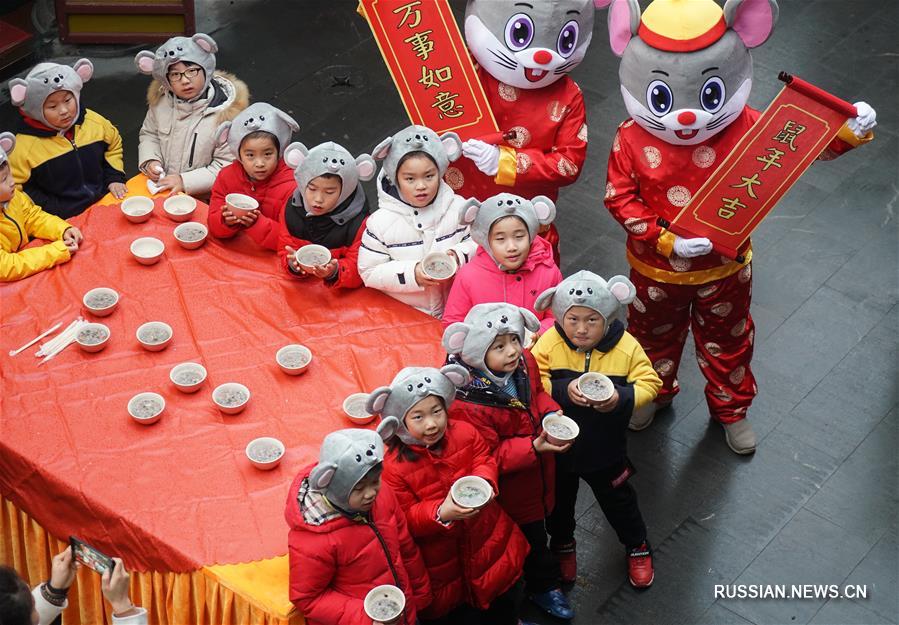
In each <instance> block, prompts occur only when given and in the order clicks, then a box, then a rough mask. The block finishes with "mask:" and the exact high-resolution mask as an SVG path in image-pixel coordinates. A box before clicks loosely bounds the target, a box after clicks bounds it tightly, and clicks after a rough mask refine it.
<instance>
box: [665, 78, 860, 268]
mask: <svg viewBox="0 0 899 625" xmlns="http://www.w3.org/2000/svg"><path fill="white" fill-rule="evenodd" d="M781 79H782V80H785V81H787V85H786V86H785V87H784V88H783V89H782V90H781V92H780V93H779V94H778V96H777V98H775V100H774V102H772V103H771V104H770V105H769V106H768V108H767V109H766V110H765V112H764V113H763V114H762V116H761V117H760V118H759V119H758V121H757V122H756V123H755V124H754V125H753V127H752V128H751V129H750V130H749V132H747V133H746V135H745V136H744V137H743V138H742V139H741V140H740V142H739V143H737V145H736V147H734V149H733V151H732V152H731V153H730V154H729V155H728V156H727V158H726V159H725V160H724V161H723V162H722V163H721V165H720V166H719V167H718V169H716V170H715V172H714V173H713V174H712V175H711V177H710V178H709V179H708V180H707V181H706V182H705V184H703V186H702V188H700V189H699V191H697V193H696V195H695V196H694V197H693V200H692V201H691V202H690V204H688V205H687V206H685V207H684V208H683V209H682V210H681V212H680V213H678V215H677V217H675V218H674V219H673V220H672V221H671V223H670V224H668V225H666V224H662V225H666V227H668V229H669V230H671V231H672V232H674V233H675V234H677V235H678V236H681V237H684V238H693V237H707V238H708V239H709V240H711V242H712V245H713V246H714V248H715V251H716V252H718V253H719V254H722V255H724V256H727V257H729V258H732V259H736V258H737V257H738V251H739V250H740V248H741V247H742V246H743V244H744V243H745V242H746V240H747V239H748V238H749V235H750V234H752V231H753V230H754V229H755V228H756V226H758V225H759V223H761V221H762V220H763V219H764V218H765V216H766V215H767V214H768V213H769V212H770V211H771V209H772V208H774V205H775V204H777V202H778V200H780V198H781V197H783V195H784V194H785V193H786V192H787V191H788V190H789V189H790V187H791V186H793V184H794V183H795V182H796V181H797V180H798V179H799V177H800V176H801V175H802V173H803V172H804V171H805V170H806V169H807V168H808V166H809V165H811V164H812V162H813V161H814V160H815V159H816V158H817V157H818V155H820V154H821V152H822V151H823V150H824V149H825V148H826V147H827V145H828V144H829V143H830V142H831V140H832V139H833V138H834V137H835V136H836V134H837V132H838V131H839V129H840V127H841V126H842V125H843V124H844V123H845V122H846V120H847V119H848V118H849V117H855V116H856V113H855V107H853V106H852V105H851V104H849V103H847V102H844V101H842V100H840V99H838V98H836V97H834V96H832V95H830V94H828V93H826V92H824V91H821V90H820V89H818V88H817V87H815V86H814V85H810V84H809V83H806V82H804V81H802V80H800V79H798V78H795V77H791V76H788V75H786V74H782V75H781Z"/></svg>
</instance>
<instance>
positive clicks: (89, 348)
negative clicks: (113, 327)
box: [75, 323, 112, 352]
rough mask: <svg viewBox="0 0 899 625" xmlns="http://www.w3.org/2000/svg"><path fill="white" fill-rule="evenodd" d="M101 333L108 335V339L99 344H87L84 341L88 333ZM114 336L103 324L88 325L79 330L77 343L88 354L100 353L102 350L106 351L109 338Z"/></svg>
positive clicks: (76, 336) (76, 338)
mask: <svg viewBox="0 0 899 625" xmlns="http://www.w3.org/2000/svg"><path fill="white" fill-rule="evenodd" d="M98 330H99V331H101V332H105V333H106V338H105V339H103V340H102V341H100V342H98V343H87V342H85V341H84V340H83V339H84V334H85V333H86V332H91V331H98ZM110 336H112V333H111V332H110V331H109V328H108V327H107V326H105V325H104V324H102V323H88V324H87V325H85V326H83V327H82V328H81V329H80V330H78V334H76V335H75V342H76V343H78V347H80V348H81V349H83V350H84V351H86V352H99V351H100V350H101V349H104V348H105V347H106V345H107V343H109V337H110Z"/></svg>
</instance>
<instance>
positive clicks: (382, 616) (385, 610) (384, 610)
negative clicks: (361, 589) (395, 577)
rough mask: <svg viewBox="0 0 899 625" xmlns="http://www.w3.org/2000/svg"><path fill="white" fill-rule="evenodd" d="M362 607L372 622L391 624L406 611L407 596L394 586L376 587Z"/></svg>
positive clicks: (369, 592) (367, 596) (370, 591)
mask: <svg viewBox="0 0 899 625" xmlns="http://www.w3.org/2000/svg"><path fill="white" fill-rule="evenodd" d="M362 606H363V608H364V609H365V614H367V615H368V618H370V619H371V620H373V621H377V622H379V623H389V622H390V621H392V620H394V619H395V618H397V617H398V616H399V615H400V614H402V613H403V610H405V609H406V595H404V594H403V591H402V590H400V589H399V588H397V587H396V586H394V585H393V584H384V585H382V586H375V587H374V588H372V589H371V590H369V591H368V594H367V595H365V600H364V601H363V602H362Z"/></svg>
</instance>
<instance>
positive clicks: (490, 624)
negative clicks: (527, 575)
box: [421, 580, 521, 625]
mask: <svg viewBox="0 0 899 625" xmlns="http://www.w3.org/2000/svg"><path fill="white" fill-rule="evenodd" d="M520 608H521V580H518V581H517V582H515V584H514V585H513V586H512V587H511V588H510V589H509V590H507V591H506V592H504V593H503V594H501V595H500V596H498V597H497V598H496V599H494V600H493V602H492V603H491V604H490V607H489V608H487V609H486V610H478V609H475V608H473V607H471V606H470V605H468V604H462V605H460V606H458V607H457V608H455V609H454V610H453V611H452V612H450V613H449V614H447V615H445V616H441V617H440V618H437V619H421V625H463V624H464V625H518V611H519V610H520Z"/></svg>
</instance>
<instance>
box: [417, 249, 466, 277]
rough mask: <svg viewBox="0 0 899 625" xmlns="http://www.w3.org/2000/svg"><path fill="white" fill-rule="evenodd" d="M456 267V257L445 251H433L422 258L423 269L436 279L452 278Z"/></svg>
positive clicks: (427, 274)
mask: <svg viewBox="0 0 899 625" xmlns="http://www.w3.org/2000/svg"><path fill="white" fill-rule="evenodd" d="M456 269H458V267H457V266H456V259H455V258H453V257H452V256H450V255H449V254H446V253H444V252H431V253H430V254H426V255H425V257H424V258H422V259H421V270H422V271H423V272H424V274H425V275H426V276H428V277H429V278H433V279H434V280H447V279H449V278H452V277H453V275H455V273H456Z"/></svg>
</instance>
